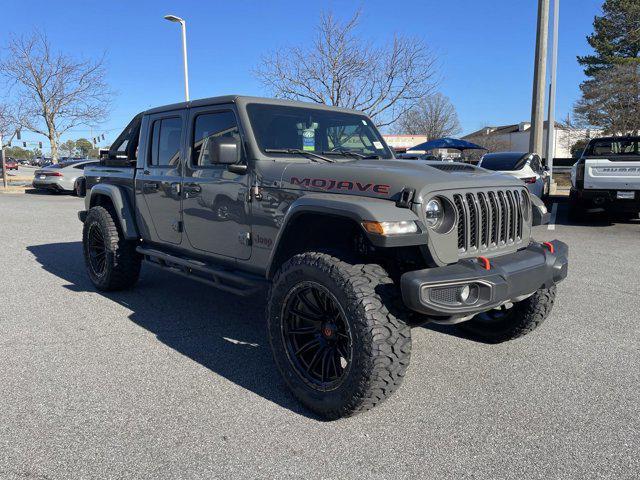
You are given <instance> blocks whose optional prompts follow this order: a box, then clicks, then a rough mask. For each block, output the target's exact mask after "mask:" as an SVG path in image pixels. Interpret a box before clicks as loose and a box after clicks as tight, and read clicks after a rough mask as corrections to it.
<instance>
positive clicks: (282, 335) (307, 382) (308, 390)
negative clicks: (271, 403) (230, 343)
mask: <svg viewBox="0 0 640 480" xmlns="http://www.w3.org/2000/svg"><path fill="white" fill-rule="evenodd" d="M395 294H396V287H395V285H394V284H393V282H392V280H391V279H390V278H389V276H388V275H387V272H386V271H385V270H384V269H383V268H382V267H380V266H379V265H352V264H350V263H347V262H344V261H341V260H339V259H337V258H335V257H333V256H331V255H328V254H324V253H315V252H314V253H305V254H301V255H296V256H295V257H293V258H292V259H290V260H289V261H288V262H286V263H285V264H284V265H283V266H282V267H281V268H280V270H279V271H278V273H277V274H276V276H275V278H274V280H273V284H272V288H271V291H270V294H269V304H268V311H267V318H268V333H269V340H270V343H271V347H272V350H273V355H274V359H275V361H276V364H277V366H278V369H279V370H280V372H281V373H282V376H283V377H284V380H285V382H286V383H287V385H288V386H289V387H290V389H291V390H292V392H293V394H294V395H295V396H296V397H297V398H298V399H299V400H300V401H301V402H302V403H303V404H304V405H305V406H306V407H307V408H309V409H310V410H312V411H314V412H316V413H318V414H320V415H322V416H323V417H326V418H329V419H336V418H340V417H345V416H349V415H353V414H355V413H358V412H362V411H365V410H368V409H370V408H372V407H374V406H375V405H377V404H379V403H380V402H382V401H383V400H384V399H386V398H387V397H389V396H390V395H391V394H392V393H393V392H394V391H395V390H396V389H397V388H398V387H399V386H400V383H401V381H402V378H403V377H404V374H405V372H406V369H407V367H408V365H409V357H410V354H411V329H410V328H409V326H407V325H406V324H405V323H404V322H403V321H402V320H401V319H399V318H397V317H396V316H395V315H394V314H393V313H391V311H390V310H389V309H392V307H391V305H392V303H393V302H392V298H393V296H394V295H395Z"/></svg>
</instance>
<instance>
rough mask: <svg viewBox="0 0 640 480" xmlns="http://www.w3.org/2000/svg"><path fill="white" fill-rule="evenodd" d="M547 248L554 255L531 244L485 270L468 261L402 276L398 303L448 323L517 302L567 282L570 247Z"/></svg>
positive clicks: (495, 260)
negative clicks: (464, 299)
mask: <svg viewBox="0 0 640 480" xmlns="http://www.w3.org/2000/svg"><path fill="white" fill-rule="evenodd" d="M550 246H551V247H552V249H553V252H552V251H551V248H550V247H549V246H544V245H542V244H539V243H531V244H529V246H528V247H527V248H525V249H523V250H519V251H518V252H515V253H511V254H508V255H503V256H501V257H494V258H492V259H490V269H489V270H487V269H485V266H484V265H483V264H482V263H481V262H479V261H477V260H475V259H469V260H462V261H460V262H458V263H456V264H455V265H449V266H446V267H438V268H430V269H425V270H417V271H414V272H408V273H405V274H404V275H402V278H401V280H400V285H401V290H402V298H403V300H404V303H405V305H406V306H407V307H408V308H410V309H411V310H414V311H416V312H419V313H422V314H425V315H428V316H430V317H436V318H439V319H444V320H447V321H454V320H455V319H462V318H468V317H470V316H472V315H475V314H477V313H480V312H485V311H487V310H491V309H492V308H495V307H497V306H499V305H502V304H503V303H505V302H509V301H519V300H521V299H524V298H526V297H527V296H529V295H531V294H532V293H534V292H535V291H536V290H538V289H540V288H549V287H551V286H552V285H555V284H556V283H558V282H560V281H562V280H564V279H565V278H566V277H567V271H568V265H569V260H568V258H569V247H568V246H567V244H565V243H563V242H561V241H559V240H554V241H553V242H550ZM465 287H468V289H467V290H464V289H465ZM463 291H464V293H462V292H463ZM466 294H469V296H468V298H467V299H466V301H463V298H464V296H465V295H466Z"/></svg>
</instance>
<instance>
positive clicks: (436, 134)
mask: <svg viewBox="0 0 640 480" xmlns="http://www.w3.org/2000/svg"><path fill="white" fill-rule="evenodd" d="M395 130H396V132H397V133H406V134H408V135H426V136H427V140H434V139H436V138H443V137H451V136H453V135H457V134H458V133H460V131H461V127H460V121H459V120H458V114H457V113H456V109H455V107H454V106H453V104H452V103H451V101H450V100H449V98H448V97H446V96H445V95H443V94H441V93H436V94H434V95H430V96H428V97H425V98H423V99H421V100H420V101H419V102H418V103H417V104H416V106H415V107H413V108H412V109H411V110H408V111H407V112H405V113H404V114H403V115H402V116H401V117H400V118H399V119H398V121H397V122H396V124H395Z"/></svg>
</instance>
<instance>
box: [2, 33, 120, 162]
mask: <svg viewBox="0 0 640 480" xmlns="http://www.w3.org/2000/svg"><path fill="white" fill-rule="evenodd" d="M7 53H8V55H7V56H6V57H5V58H4V60H3V61H2V63H0V75H2V76H3V77H4V78H5V80H6V81H7V83H8V84H9V87H10V88H11V89H12V94H13V96H14V97H15V98H17V99H18V100H17V101H16V105H15V122H16V123H17V124H18V125H20V126H21V127H22V128H24V129H27V130H31V131H32V132H35V133H38V134H40V135H44V136H45V137H47V138H48V139H49V142H50V144H51V156H52V158H53V161H54V162H56V161H57V159H58V144H59V141H60V136H61V135H63V134H64V133H65V132H67V131H69V130H70V129H72V128H74V127H76V126H78V125H87V126H94V125H97V124H99V123H100V122H101V121H103V120H104V119H105V118H106V115H107V113H108V110H109V105H110V101H111V97H112V94H111V92H110V90H109V88H108V86H107V84H106V82H105V81H104V73H105V72H104V70H105V69H104V61H103V59H100V60H97V61H92V60H75V59H72V58H70V57H68V56H66V55H63V54H61V53H57V52H53V51H52V49H51V46H50V44H49V41H48V40H47V37H46V36H45V35H44V34H43V33H40V32H36V33H34V34H32V35H29V36H25V37H13V38H12V39H11V40H10V41H9V45H8V47H7Z"/></svg>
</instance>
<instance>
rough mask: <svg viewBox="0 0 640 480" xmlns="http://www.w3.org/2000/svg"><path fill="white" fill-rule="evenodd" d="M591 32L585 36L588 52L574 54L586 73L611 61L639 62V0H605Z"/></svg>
mask: <svg viewBox="0 0 640 480" xmlns="http://www.w3.org/2000/svg"><path fill="white" fill-rule="evenodd" d="M593 28H594V32H593V33H592V34H591V35H589V36H588V37H587V41H588V42H589V45H591V47H592V48H593V50H594V53H593V54H592V55H586V56H584V57H578V63H579V64H580V65H582V66H583V67H584V73H585V75H587V76H588V77H594V76H595V75H596V74H597V73H598V72H601V71H603V70H608V69H609V68H610V67H612V66H614V65H620V64H625V63H632V62H638V63H640V58H639V56H640V1H639V0H605V2H604V5H603V6H602V16H597V17H596V18H595V20H594V21H593Z"/></svg>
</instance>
